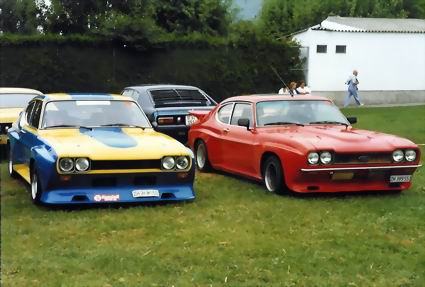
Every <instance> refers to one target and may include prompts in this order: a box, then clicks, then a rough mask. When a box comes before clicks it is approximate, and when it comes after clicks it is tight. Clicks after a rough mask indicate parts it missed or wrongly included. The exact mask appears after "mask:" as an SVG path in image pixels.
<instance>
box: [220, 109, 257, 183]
mask: <svg viewBox="0 0 425 287" xmlns="http://www.w3.org/2000/svg"><path fill="white" fill-rule="evenodd" d="M252 113H253V110H252V105H251V104H250V103H236V104H235V107H234V109H233V113H232V117H231V120H230V124H229V125H227V128H225V129H224V132H223V136H222V138H221V149H222V154H223V168H224V169H227V170H231V171H234V172H237V173H241V174H245V175H251V176H254V175H255V160H254V158H253V156H254V149H255V143H256V133H255V132H254V131H253V129H252V127H253V116H252ZM239 119H249V122H250V129H247V128H246V127H244V126H239V125H238V120H239Z"/></svg>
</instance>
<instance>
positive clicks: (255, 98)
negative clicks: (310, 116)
mask: <svg viewBox="0 0 425 287" xmlns="http://www.w3.org/2000/svg"><path fill="white" fill-rule="evenodd" d="M234 101H245V102H251V103H258V102H263V101H331V100H330V99H328V98H325V97H319V96H313V95H294V96H293V97H291V96H290V95H277V94H255V95H244V96H236V97H231V98H228V99H225V100H224V101H223V102H222V103H227V102H234Z"/></svg>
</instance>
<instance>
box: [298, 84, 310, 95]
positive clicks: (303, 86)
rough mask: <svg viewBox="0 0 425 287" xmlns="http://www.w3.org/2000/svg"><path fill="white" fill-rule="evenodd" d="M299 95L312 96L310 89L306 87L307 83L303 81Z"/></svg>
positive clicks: (299, 88)
mask: <svg viewBox="0 0 425 287" xmlns="http://www.w3.org/2000/svg"><path fill="white" fill-rule="evenodd" d="M297 94H299V95H307V94H310V89H309V88H308V87H307V86H306V85H305V82H304V81H301V82H300V85H299V87H298V88H297Z"/></svg>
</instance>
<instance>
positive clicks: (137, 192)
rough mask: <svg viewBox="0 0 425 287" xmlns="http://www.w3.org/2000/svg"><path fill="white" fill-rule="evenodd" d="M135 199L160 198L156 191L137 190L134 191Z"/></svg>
mask: <svg viewBox="0 0 425 287" xmlns="http://www.w3.org/2000/svg"><path fill="white" fill-rule="evenodd" d="M132 194H133V197H136V198H137V197H159V191H158V190H156V189H137V190H133V191H132Z"/></svg>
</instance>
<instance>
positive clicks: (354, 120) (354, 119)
mask: <svg viewBox="0 0 425 287" xmlns="http://www.w3.org/2000/svg"><path fill="white" fill-rule="evenodd" d="M347 120H348V122H349V123H350V124H355V123H357V117H347Z"/></svg>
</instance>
